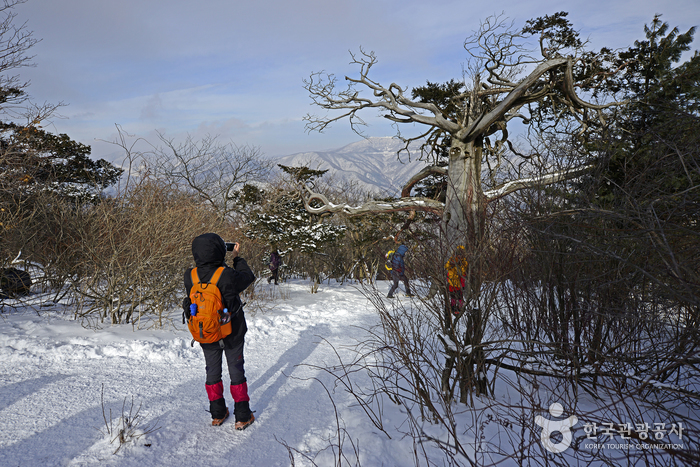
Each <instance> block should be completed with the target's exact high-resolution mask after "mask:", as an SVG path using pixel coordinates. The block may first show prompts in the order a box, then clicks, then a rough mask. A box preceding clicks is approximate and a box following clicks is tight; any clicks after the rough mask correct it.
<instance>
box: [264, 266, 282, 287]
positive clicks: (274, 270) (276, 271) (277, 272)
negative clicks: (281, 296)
mask: <svg viewBox="0 0 700 467" xmlns="http://www.w3.org/2000/svg"><path fill="white" fill-rule="evenodd" d="M279 271H280V270H279V269H271V270H270V272H272V276H270V277H268V278H267V283H268V284H269V283H270V281H275V285H277V274H279Z"/></svg>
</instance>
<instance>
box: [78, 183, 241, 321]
mask: <svg viewBox="0 0 700 467" xmlns="http://www.w3.org/2000/svg"><path fill="white" fill-rule="evenodd" d="M210 231H214V232H218V233H220V234H221V235H222V236H231V237H234V235H233V234H231V233H229V232H231V231H232V228H231V226H230V225H228V224H226V223H225V222H221V221H217V218H216V216H215V215H213V214H212V213H211V212H210V211H209V210H208V209H206V208H203V207H202V206H201V205H199V204H198V203H197V202H196V201H195V200H193V199H192V198H191V197H190V196H188V195H186V194H183V193H182V192H180V191H178V190H177V189H174V188H173V187H171V186H169V185H165V184H162V183H160V182H158V181H156V180H151V179H149V178H145V179H142V180H141V181H140V182H139V183H138V184H137V185H135V186H133V187H132V188H130V189H129V191H128V192H126V193H124V194H122V195H121V196H120V197H117V198H113V199H108V200H105V201H104V202H102V203H100V204H99V205H97V206H95V207H94V208H93V209H91V211H90V213H89V218H88V220H87V222H86V224H85V226H84V228H83V230H82V231H81V232H80V238H79V243H80V246H81V248H82V249H83V258H84V260H83V261H84V262H83V264H84V268H85V270H86V272H85V275H84V276H83V278H82V279H81V280H80V281H76V282H75V283H74V284H73V286H74V290H75V292H76V293H77V294H78V295H79V297H81V302H80V306H79V307H78V309H77V311H76V315H77V316H78V317H80V318H83V319H85V320H87V322H89V323H90V324H91V325H99V324H100V323H104V322H105V321H108V322H110V323H113V324H117V323H129V322H134V321H135V320H136V322H137V323H135V324H139V325H141V324H142V321H143V320H144V318H146V319H147V321H151V323H150V324H154V325H157V326H163V325H164V324H165V323H166V322H169V320H170V319H171V317H170V316H169V312H170V310H172V309H173V307H174V306H177V305H179V301H180V300H181V298H182V280H183V272H184V270H185V268H186V267H187V266H188V265H189V264H191V262H192V259H191V252H190V245H191V242H192V239H193V238H194V237H195V236H197V235H199V234H201V233H205V232H210ZM178 308H179V307H178Z"/></svg>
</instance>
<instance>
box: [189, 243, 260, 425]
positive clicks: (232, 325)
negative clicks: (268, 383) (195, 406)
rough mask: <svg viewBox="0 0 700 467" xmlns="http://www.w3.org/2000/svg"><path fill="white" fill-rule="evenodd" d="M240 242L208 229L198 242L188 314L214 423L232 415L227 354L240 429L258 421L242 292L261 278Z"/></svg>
mask: <svg viewBox="0 0 700 467" xmlns="http://www.w3.org/2000/svg"><path fill="white" fill-rule="evenodd" d="M239 249H240V246H239V244H238V243H228V244H227V243H225V242H224V240H223V239H222V238H221V237H219V236H218V235H217V234H214V233H206V234H203V235H200V236H198V237H196V238H195V239H194V240H193V241H192V256H193V257H194V262H195V264H196V267H195V268H190V269H188V270H187V271H186V272H185V291H186V292H187V297H185V299H184V300H183V309H184V314H183V318H184V319H186V320H187V324H188V328H189V329H190V332H191V333H192V337H193V341H192V343H193V345H194V341H195V340H196V341H198V342H199V343H200V344H199V345H200V346H201V348H202V351H203V352H204V362H205V365H206V367H205V369H206V378H207V379H206V391H207V396H208V398H209V411H210V412H211V418H212V422H211V423H212V425H214V426H218V425H221V424H222V423H223V422H224V420H226V418H228V416H229V410H228V408H227V407H226V401H225V400H224V384H223V381H222V379H221V377H222V362H223V356H224V355H226V363H227V365H228V372H229V376H230V378H231V387H230V391H231V396H232V397H233V402H234V409H233V414H234V417H235V421H236V424H235V428H236V429H237V430H244V429H246V428H247V427H248V426H250V424H252V423H253V421H254V420H255V416H254V415H253V413H252V412H251V410H250V403H249V401H250V398H249V397H248V384H247V383H246V378H245V370H244V367H243V366H244V359H243V345H244V341H245V339H244V338H245V333H246V331H247V330H248V327H247V325H246V321H245V316H244V314H243V306H242V302H241V298H240V296H239V294H240V293H241V292H243V290H245V289H246V287H248V286H249V285H250V284H252V283H253V282H254V281H255V275H254V274H253V271H251V270H250V267H249V266H248V263H246V261H245V260H244V259H243V258H241V257H240V256H238V253H239ZM227 250H228V251H230V252H231V254H232V256H233V267H232V268H231V267H228V266H227V265H226V263H225V262H224V261H225V258H226V251H227Z"/></svg>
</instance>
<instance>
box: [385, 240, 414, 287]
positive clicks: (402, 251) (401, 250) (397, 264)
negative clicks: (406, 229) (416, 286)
mask: <svg viewBox="0 0 700 467" xmlns="http://www.w3.org/2000/svg"><path fill="white" fill-rule="evenodd" d="M407 251H408V247H407V246H406V245H401V246H399V247H398V248H397V249H396V251H395V252H394V254H393V256H392V257H391V279H392V280H393V281H394V284H393V285H392V286H391V288H390V289H389V293H388V294H387V298H394V292H395V291H396V289H398V288H399V280H402V281H403V284H404V286H405V287H406V295H407V296H409V297H412V296H413V294H412V293H411V286H410V285H409V283H408V277H406V262H405V261H404V256H405V255H406V252H407Z"/></svg>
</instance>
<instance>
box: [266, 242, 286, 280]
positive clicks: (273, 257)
mask: <svg viewBox="0 0 700 467" xmlns="http://www.w3.org/2000/svg"><path fill="white" fill-rule="evenodd" d="M281 262H282V258H280V252H279V250H278V249H277V247H273V248H272V253H270V272H271V273H272V275H271V276H270V277H268V278H267V283H268V284H269V283H270V281H273V280H274V281H275V285H277V277H278V274H279V270H280V263H281Z"/></svg>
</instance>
